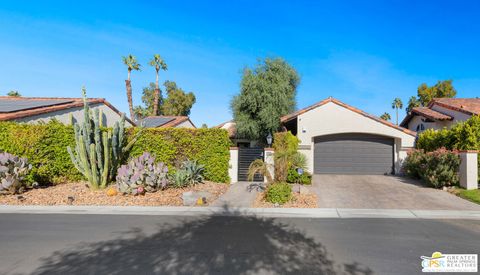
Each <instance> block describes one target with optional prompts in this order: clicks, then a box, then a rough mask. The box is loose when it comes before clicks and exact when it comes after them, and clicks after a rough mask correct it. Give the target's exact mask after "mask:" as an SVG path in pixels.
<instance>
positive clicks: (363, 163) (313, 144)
mask: <svg viewBox="0 0 480 275" xmlns="http://www.w3.org/2000/svg"><path fill="white" fill-rule="evenodd" d="M281 122H282V124H283V126H284V127H285V128H286V129H287V130H289V131H291V132H292V133H293V134H294V135H296V136H297V137H298V138H299V139H300V145H299V151H300V152H302V153H303V154H304V155H305V156H306V157H307V163H308V170H309V171H310V172H313V173H314V174H393V173H400V170H401V166H402V162H403V160H404V159H405V157H406V156H407V152H408V151H409V150H411V149H412V148H413V147H414V144H415V136H416V133H415V132H414V131H410V130H408V129H405V128H402V127H399V126H397V125H394V124H393V123H390V122H388V121H385V120H383V119H380V118H378V117H376V116H373V115H370V114H367V113H365V112H363V111H361V110H359V109H357V108H354V107H352V106H349V105H347V104H345V103H343V102H341V101H339V100H337V99H334V98H331V97H330V98H327V99H325V100H322V101H320V102H318V103H316V104H314V105H312V106H310V107H307V108H305V109H301V110H299V111H297V112H295V113H293V114H290V115H286V116H284V117H282V118H281Z"/></svg>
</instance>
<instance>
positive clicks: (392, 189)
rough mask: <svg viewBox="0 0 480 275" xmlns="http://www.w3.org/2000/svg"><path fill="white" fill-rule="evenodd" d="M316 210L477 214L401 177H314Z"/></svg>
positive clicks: (469, 204) (447, 196) (457, 201)
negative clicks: (399, 210)
mask: <svg viewBox="0 0 480 275" xmlns="http://www.w3.org/2000/svg"><path fill="white" fill-rule="evenodd" d="M312 189H313V190H314V191H315V192H316V193H317V195H318V207H320V208H364V209H426V210H480V205H477V204H474V203H472V202H469V201H467V200H464V199H461V198H459V197H457V196H455V195H452V194H450V193H447V192H446V191H442V190H437V189H433V188H429V187H424V186H422V185H421V183H420V182H419V181H415V180H411V179H408V178H403V177H394V176H376V175H314V176H313V186H312Z"/></svg>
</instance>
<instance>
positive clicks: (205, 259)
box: [32, 207, 373, 275]
mask: <svg viewBox="0 0 480 275" xmlns="http://www.w3.org/2000/svg"><path fill="white" fill-rule="evenodd" d="M238 214H240V213H233V212H232V211H231V210H230V209H228V208H226V207H225V208H224V211H223V212H222V213H220V214H218V215H213V216H204V217H198V218H195V219H193V220H191V219H187V218H185V219H183V220H182V222H180V223H178V224H176V225H162V226H159V228H158V231H157V230H156V232H155V233H154V234H146V233H145V232H143V231H142V230H140V229H138V228H137V229H133V230H131V231H128V232H123V233H121V234H120V235H119V237H118V238H115V239H113V240H108V241H101V242H94V243H85V244H81V245H78V246H76V247H73V248H71V249H66V250H61V251H57V252H54V253H53V254H52V255H50V256H48V257H46V258H44V259H42V260H41V266H40V267H39V268H37V269H36V270H35V271H34V272H33V273H32V274H70V275H71V274H366V275H369V274H373V272H372V270H370V269H369V268H368V267H365V266H362V265H360V264H359V263H356V262H354V263H348V264H339V263H335V262H334V260H332V257H331V255H329V254H328V252H327V250H326V248H325V247H324V246H323V245H322V244H321V243H319V242H318V241H316V240H315V239H313V238H311V237H308V236H306V235H305V234H304V233H302V232H301V231H299V230H298V229H295V228H293V227H292V226H290V225H287V224H284V223H280V222H278V221H277V220H275V219H272V218H260V217H255V216H245V215H238ZM152 218H154V217H152Z"/></svg>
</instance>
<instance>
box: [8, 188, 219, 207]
mask: <svg viewBox="0 0 480 275" xmlns="http://www.w3.org/2000/svg"><path fill="white" fill-rule="evenodd" d="M227 189H228V184H223V183H215V182H205V183H203V184H202V183H200V184H197V185H195V186H192V187H188V188H169V189H166V190H162V191H158V192H155V193H146V194H145V195H139V196H133V195H121V194H118V195H116V196H107V193H106V190H97V191H95V190H91V189H89V188H88V187H87V186H86V183H85V182H75V183H65V184H58V185H55V186H51V187H47V188H38V189H31V190H29V191H27V192H25V193H23V194H20V195H0V205H70V204H71V205H119V206H134V205H135V206H182V205H183V204H182V193H183V192H187V191H207V192H209V193H211V194H212V199H211V201H208V202H207V205H208V204H210V203H211V202H212V201H214V200H216V199H217V198H218V197H219V196H220V195H222V194H224V193H225V192H226V191H227ZM69 197H71V198H73V201H72V200H71V199H69ZM70 201H71V202H70Z"/></svg>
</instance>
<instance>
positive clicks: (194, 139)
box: [129, 128, 230, 182]
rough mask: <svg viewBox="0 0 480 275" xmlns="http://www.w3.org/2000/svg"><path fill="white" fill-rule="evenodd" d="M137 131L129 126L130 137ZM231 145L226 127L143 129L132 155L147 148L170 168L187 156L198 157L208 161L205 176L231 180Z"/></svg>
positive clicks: (223, 180) (138, 154) (212, 178)
mask: <svg viewBox="0 0 480 275" xmlns="http://www.w3.org/2000/svg"><path fill="white" fill-rule="evenodd" d="M137 131H138V129H129V136H130V138H131V137H133V135H134V134H135V133H136V132H137ZM229 147H230V139H229V138H228V133H227V131H226V130H223V129H215V128H211V129H187V128H155V129H144V130H143V132H142V134H141V135H140V137H139V138H138V141H137V142H136V143H135V145H134V146H133V148H132V150H131V151H130V157H138V156H140V155H141V154H143V152H146V151H147V152H150V153H152V154H154V155H155V156H156V158H157V160H159V161H162V162H164V163H165V164H167V165H168V167H169V169H170V170H175V168H176V167H179V165H180V164H181V162H183V161H185V160H187V159H191V160H198V162H199V163H200V164H203V165H205V174H204V175H205V179H207V180H210V181H215V182H229V177H228V162H229V159H230V151H229Z"/></svg>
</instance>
